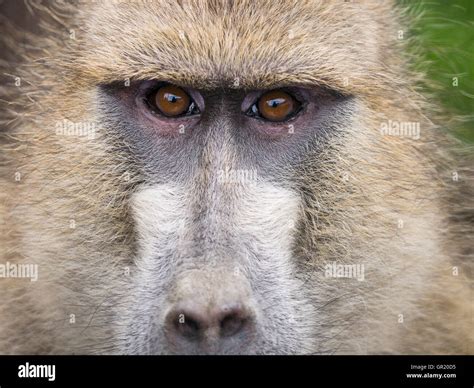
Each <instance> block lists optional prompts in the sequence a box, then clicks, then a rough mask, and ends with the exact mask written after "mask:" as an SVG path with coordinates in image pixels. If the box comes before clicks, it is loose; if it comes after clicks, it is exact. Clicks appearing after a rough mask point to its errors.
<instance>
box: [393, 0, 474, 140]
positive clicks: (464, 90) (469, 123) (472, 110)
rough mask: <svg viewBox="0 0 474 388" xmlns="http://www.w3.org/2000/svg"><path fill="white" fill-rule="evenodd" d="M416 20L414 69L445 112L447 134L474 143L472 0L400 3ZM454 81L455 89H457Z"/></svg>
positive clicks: (412, 30)
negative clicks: (428, 82)
mask: <svg viewBox="0 0 474 388" xmlns="http://www.w3.org/2000/svg"><path fill="white" fill-rule="evenodd" d="M399 3H400V4H402V5H405V6H407V7H408V12H409V14H411V15H413V16H414V17H415V23H414V24H412V25H411V26H410V27H411V31H410V34H412V35H416V38H417V39H415V40H414V42H416V43H414V44H413V45H412V47H411V49H412V50H413V53H415V54H420V56H419V58H420V60H419V61H417V63H415V64H414V66H415V68H417V69H420V70H422V71H425V72H426V74H427V75H428V78H429V79H430V80H431V81H434V86H433V87H432V88H431V89H432V91H433V92H434V94H435V97H436V98H437V99H439V100H440V101H441V102H442V104H443V105H444V107H445V108H446V109H447V110H448V113H449V117H451V118H452V121H450V122H449V130H451V131H453V132H454V133H455V135H456V137H458V138H460V139H461V140H463V141H465V142H468V143H471V144H473V143H474V0H426V1H425V0H400V1H399ZM456 79H457V86H455V85H456V82H455V81H456Z"/></svg>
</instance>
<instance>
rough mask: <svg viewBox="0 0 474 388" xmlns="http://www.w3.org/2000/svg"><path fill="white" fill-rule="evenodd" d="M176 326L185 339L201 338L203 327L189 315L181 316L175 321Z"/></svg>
mask: <svg viewBox="0 0 474 388" xmlns="http://www.w3.org/2000/svg"><path fill="white" fill-rule="evenodd" d="M174 326H175V329H176V331H177V332H178V333H179V334H180V335H181V336H183V337H186V338H189V339H197V338H199V334H200V331H201V325H200V324H199V322H198V321H197V320H196V319H194V318H192V317H191V316H189V315H188V316H186V315H185V314H179V315H178V317H177V319H175V322H174Z"/></svg>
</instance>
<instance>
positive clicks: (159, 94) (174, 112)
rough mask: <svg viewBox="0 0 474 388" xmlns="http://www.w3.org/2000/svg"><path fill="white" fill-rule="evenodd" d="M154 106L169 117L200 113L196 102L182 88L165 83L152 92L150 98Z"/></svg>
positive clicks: (150, 102)
mask: <svg viewBox="0 0 474 388" xmlns="http://www.w3.org/2000/svg"><path fill="white" fill-rule="evenodd" d="M148 101H149V104H150V105H151V106H152V107H156V108H157V109H158V111H159V112H160V113H162V114H163V115H165V116H168V117H178V116H183V115H191V114H195V113H199V110H198V109H197V106H196V104H195V103H194V101H193V100H192V99H191V97H189V95H188V93H186V92H185V91H184V90H183V89H182V88H180V87H178V86H174V85H165V86H162V87H160V88H159V89H158V90H157V91H156V92H154V93H152V94H151V96H150V97H149V99H148Z"/></svg>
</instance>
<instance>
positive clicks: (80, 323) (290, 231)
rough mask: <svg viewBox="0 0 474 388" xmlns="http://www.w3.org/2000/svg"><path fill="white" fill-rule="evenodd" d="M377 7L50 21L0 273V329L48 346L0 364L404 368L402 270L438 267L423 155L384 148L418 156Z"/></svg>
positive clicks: (63, 12) (95, 5) (69, 14)
mask: <svg viewBox="0 0 474 388" xmlns="http://www.w3.org/2000/svg"><path fill="white" fill-rule="evenodd" d="M381 3H382V2H380V3H379V2H372V1H359V2H344V1H330V2H329V1H284V2H280V1H257V2H256V1H250V0H249V1H247V0H239V1H232V2H227V1H179V2H169V1H130V2H122V1H120V2H115V1H104V2H80V3H78V4H77V5H74V6H65V5H63V6H62V8H59V9H56V8H55V7H59V5H57V4H56V5H55V6H52V7H50V8H48V11H49V12H48V13H47V16H46V17H48V18H52V19H53V20H51V21H50V22H49V23H59V22H61V24H60V25H59V27H57V29H56V30H55V31H54V30H53V29H50V30H49V31H48V34H46V37H41V36H38V37H34V38H32V39H33V41H35V42H41V44H40V43H38V46H39V47H44V49H38V50H40V52H39V53H34V56H35V61H33V62H30V63H26V64H25V65H24V66H23V67H22V69H23V70H18V72H20V71H23V72H24V75H23V77H24V78H25V82H24V84H25V85H24V86H23V89H22V90H21V93H20V96H19V97H18V98H19V99H20V100H19V101H21V98H23V99H24V100H23V101H26V97H25V95H27V94H28V93H27V92H28V91H29V90H33V91H35V93H32V94H30V96H29V98H31V99H33V100H34V102H30V103H25V104H24V106H23V108H22V112H26V113H24V114H22V116H21V123H22V124H21V129H22V131H18V128H17V129H16V130H17V132H21V133H19V134H18V135H17V137H18V138H19V139H22V140H23V141H25V142H26V143H27V144H28V146H27V147H23V148H22V147H20V148H17V149H16V151H15V152H14V153H13V155H15V156H14V158H15V159H14V158H13V157H12V158H11V160H15V162H14V163H10V166H12V167H11V168H13V169H14V170H11V168H10V170H9V173H12V171H19V172H20V173H21V176H22V178H21V181H20V182H15V183H12V184H11V186H12V188H11V191H10V192H11V193H12V195H10V196H9V203H10V209H12V208H13V207H14V208H15V210H14V211H12V210H10V211H9V217H10V218H11V219H12V220H15V219H16V222H15V225H16V226H15V235H16V236H21V237H18V239H17V240H16V241H17V243H16V248H15V249H11V252H13V253H11V256H10V260H11V261H13V260H14V259H15V257H16V258H17V260H19V259H18V258H21V260H23V261H25V262H33V263H37V264H38V265H39V279H38V282H37V284H35V285H34V286H31V285H30V286H28V287H26V288H27V289H26V290H25V289H20V290H19V289H18V288H17V289H16V291H15V292H16V293H17V294H16V298H17V300H21V301H23V302H22V305H21V306H22V307H21V308H22V309H23V310H24V309H28V311H29V318H22V320H21V321H20V319H15V318H12V316H13V314H10V315H9V316H10V318H9V319H10V320H9V322H8V323H3V325H4V326H7V327H8V328H10V330H13V326H17V327H28V328H29V332H32V333H38V332H41V333H43V334H42V336H43V337H44V338H47V340H42V339H40V338H39V337H37V336H36V337H34V340H33V339H32V338H33V335H34V334H31V338H30V340H29V342H28V343H20V342H21V341H20V342H18V339H17V340H16V341H17V342H15V346H14V345H13V344H12V343H11V342H10V343H8V342H7V343H8V344H9V345H8V346H9V347H8V346H6V347H5V348H8V349H7V350H11V349H14V350H12V351H14V352H15V351H18V352H22V351H36V352H60V353H62V352H65V353H71V352H76V353H91V352H92V353H151V354H164V353H186V354H204V353H216V354H261V353H286V354H288V353H334V352H368V351H369V352H370V351H377V350H379V351H380V349H386V350H387V351H397V349H401V348H398V347H397V346H398V345H394V344H392V342H391V341H390V339H388V337H390V336H387V335H385V334H386V333H392V334H393V333H398V331H397V330H400V329H398V326H400V325H399V322H397V317H398V315H399V314H407V312H413V311H417V310H415V309H414V308H413V307H412V306H413V296H414V295H415V294H416V293H417V292H418V290H419V289H420V288H421V287H422V282H418V280H419V276H421V275H420V272H419V271H418V272H417V271H416V270H414V271H404V269H406V266H407V265H408V264H407V263H410V265H412V266H414V268H415V267H416V268H418V266H419V267H420V268H427V267H429V266H430V264H429V260H430V258H431V257H432V255H433V254H434V252H436V254H439V255H441V253H439V247H438V245H437V244H436V243H435V241H437V240H439V236H438V231H437V230H436V228H435V227H434V225H437V224H438V223H439V222H440V218H441V216H440V212H439V211H438V205H437V199H436V188H435V187H434V183H433V182H434V180H433V179H431V178H432V176H433V175H432V174H434V172H433V171H434V168H432V167H431V165H430V164H429V163H428V162H426V160H425V157H424V156H423V153H422V152H420V151H419V149H420V148H422V147H423V144H422V142H420V141H418V140H419V135H420V133H419V132H417V134H418V135H417V136H415V132H413V134H414V135H413V136H396V135H395V136H390V133H388V132H386V133H384V132H383V131H381V128H384V127H383V125H391V124H390V122H399V123H400V122H405V123H406V122H409V123H412V122H414V123H417V124H418V125H420V127H421V134H422V135H423V136H424V135H425V132H423V131H426V136H425V137H424V139H426V143H430V140H429V139H430V136H431V135H429V134H428V133H429V132H430V128H431V126H430V123H429V121H428V120H427V119H425V118H424V116H422V115H421V113H420V109H421V108H420V106H422V103H421V102H420V101H421V100H420V99H419V97H418V96H416V95H415V93H414V92H413V91H412V89H411V87H410V82H411V79H412V78H411V76H410V75H409V73H408V72H407V71H406V69H405V61H404V60H403V58H402V56H401V55H400V46H401V45H403V39H400V29H401V28H402V27H400V25H399V21H398V19H397V17H395V16H394V14H395V12H394V10H393V7H394V5H393V4H391V3H390V2H383V4H381ZM38 8H41V6H38ZM55 12H56V13H55ZM53 16H55V17H53ZM41 45H42V46H41ZM41 50H42V51H41ZM18 120H19V119H18ZM12 127H13V126H12ZM17 127H19V126H17ZM415 129H416V128H415ZM12 131H14V129H12ZM413 166H417V167H416V168H412V167H413ZM419 187H423V189H418V188H419ZM420 198H423V200H422V201H421V202H420ZM12 222H13V221H12ZM12 244H13V243H12ZM338 265H345V266H346V267H344V268H347V267H351V266H357V268H358V276H352V277H350V276H349V277H347V276H346V277H344V276H338V275H337V268H339V267H337V266H338ZM333 269H334V271H335V272H334V271H333ZM331 271H333V272H331ZM32 294H36V295H41V296H42V298H41V300H40V301H38V300H35V301H34V302H32V301H31V295H32ZM12 298H13V297H12ZM388 301H389V303H387V302H388ZM11 308H12V309H15V308H14V307H11ZM19 309H20V308H19V307H18V311H19ZM12 311H14V310H12ZM415 315H416V314H415V313H413V315H412V317H414V316H415ZM413 319H415V318H413ZM397 325H398V326H397ZM406 335H407V336H408V334H406ZM393 337H397V335H396V334H393ZM398 342H399V341H397V343H398ZM384 346H385V348H384ZM5 348H4V349H2V350H3V351H4V350H5Z"/></svg>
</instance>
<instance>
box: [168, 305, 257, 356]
mask: <svg viewBox="0 0 474 388" xmlns="http://www.w3.org/2000/svg"><path fill="white" fill-rule="evenodd" d="M165 327H166V331H167V334H168V337H169V339H170V340H171V341H172V342H174V343H175V344H176V343H181V344H183V343H187V345H188V346H189V345H191V346H193V344H194V347H195V348H196V349H197V348H198V347H199V346H200V345H203V346H206V345H207V346H210V347H213V348H221V347H222V345H223V344H224V343H225V342H227V341H229V340H230V341H232V343H233V345H234V346H235V345H237V346H239V345H243V344H244V343H245V341H246V339H248V338H249V337H250V336H251V334H252V333H253V331H254V329H255V317H254V313H253V311H252V309H251V308H250V307H249V306H248V305H246V304H245V303H243V302H234V303H229V304H223V305H212V304H211V305H206V304H203V303H199V302H198V301H197V300H195V301H192V300H188V301H186V302H184V303H180V304H178V305H176V306H174V307H173V308H172V309H171V310H170V312H169V313H168V314H167V316H166V322H165Z"/></svg>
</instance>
